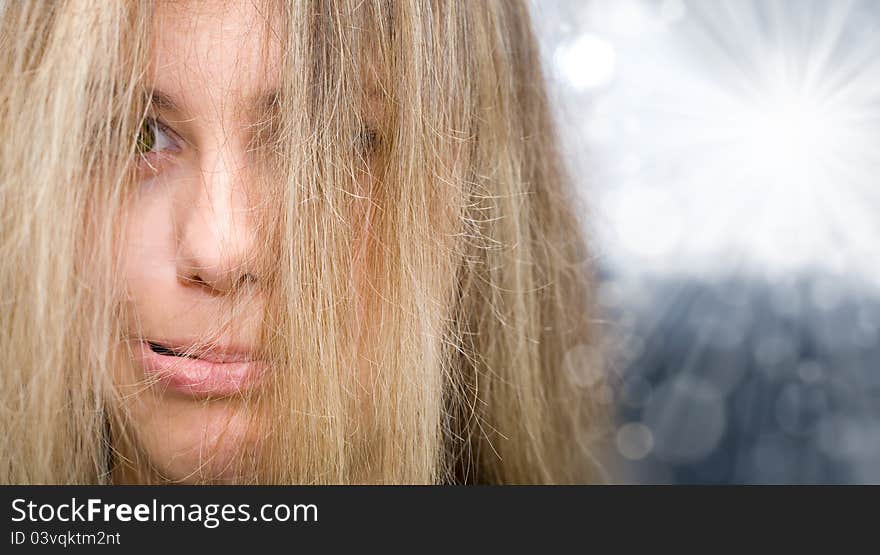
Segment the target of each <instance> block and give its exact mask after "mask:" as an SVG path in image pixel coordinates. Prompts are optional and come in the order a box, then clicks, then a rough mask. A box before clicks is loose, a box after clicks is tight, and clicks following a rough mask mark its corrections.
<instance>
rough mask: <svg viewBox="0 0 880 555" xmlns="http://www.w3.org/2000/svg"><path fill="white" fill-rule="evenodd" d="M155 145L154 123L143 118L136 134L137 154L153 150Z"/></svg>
mask: <svg viewBox="0 0 880 555" xmlns="http://www.w3.org/2000/svg"><path fill="white" fill-rule="evenodd" d="M155 146H156V124H155V123H154V122H153V121H152V120H150V119H145V120H144V122H143V123H142V124H141V129H140V131H139V132H138V136H137V146H136V148H137V151H138V153H139V154H146V153H147V152H150V151H151V150H153V147H155Z"/></svg>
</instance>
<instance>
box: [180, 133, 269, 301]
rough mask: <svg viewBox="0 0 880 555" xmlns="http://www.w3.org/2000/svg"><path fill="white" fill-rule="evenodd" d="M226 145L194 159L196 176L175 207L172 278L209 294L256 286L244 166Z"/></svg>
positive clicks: (234, 151) (241, 160) (202, 153)
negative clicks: (173, 268) (197, 165)
mask: <svg viewBox="0 0 880 555" xmlns="http://www.w3.org/2000/svg"><path fill="white" fill-rule="evenodd" d="M243 162H244V160H243V157H242V156H239V155H237V153H236V149H235V148H233V146H232V145H224V146H223V147H222V148H217V149H214V150H210V151H203V152H201V153H200V155H199V171H198V177H197V178H196V179H193V180H192V181H191V186H189V187H187V186H183V191H181V196H182V197H183V198H182V199H181V202H177V207H176V210H175V212H176V217H175V219H176V222H177V226H176V227H177V236H178V245H177V261H176V264H177V275H178V279H179V280H180V281H181V282H182V283H184V284H186V285H188V286H197V287H202V288H205V289H207V290H209V291H210V292H211V293H215V294H227V293H231V292H234V291H236V290H238V289H240V288H242V287H243V286H246V285H249V284H251V283H253V282H255V281H256V279H257V277H256V274H255V270H254V268H253V266H254V264H253V260H252V256H253V252H254V241H255V239H254V230H253V221H252V219H253V218H252V214H251V213H250V210H249V206H248V202H247V195H246V185H247V171H246V170H247V167H246V164H245V163H243Z"/></svg>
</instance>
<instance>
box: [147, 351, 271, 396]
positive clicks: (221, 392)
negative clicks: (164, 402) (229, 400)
mask: <svg viewBox="0 0 880 555" xmlns="http://www.w3.org/2000/svg"><path fill="white" fill-rule="evenodd" d="M135 350H136V353H135V354H136V355H139V358H140V361H141V365H142V367H143V370H144V374H145V377H146V378H147V380H148V381H150V382H153V383H155V385H157V386H160V387H163V388H164V391H166V392H172V393H177V394H180V395H184V396H187V397H212V398H216V397H233V396H237V395H242V394H244V393H245V392H247V391H249V390H250V389H252V388H253V387H255V386H256V385H257V384H258V383H259V381H260V378H262V376H263V374H264V373H265V365H264V364H263V362H262V361H260V360H254V359H253V358H252V356H251V354H250V352H249V351H246V350H241V349H236V348H231V347H221V346H212V347H210V348H198V347H194V346H192V345H186V344H183V343H178V342H174V341H156V340H141V341H138V344H137V346H136V349H135Z"/></svg>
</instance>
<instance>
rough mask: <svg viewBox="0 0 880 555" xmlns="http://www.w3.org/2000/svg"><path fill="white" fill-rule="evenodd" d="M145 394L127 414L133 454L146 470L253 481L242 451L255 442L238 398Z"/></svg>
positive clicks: (182, 479) (186, 478) (187, 478)
mask: <svg viewBox="0 0 880 555" xmlns="http://www.w3.org/2000/svg"><path fill="white" fill-rule="evenodd" d="M146 396H148V395H145V397H146ZM150 397H151V398H147V399H143V400H141V401H140V402H138V403H137V404H138V407H137V408H136V409H135V414H132V416H133V417H134V418H135V427H136V428H137V432H136V438H137V443H138V448H139V450H140V451H141V452H140V453H139V454H138V455H139V457H138V458H139V459H140V460H142V461H144V462H145V463H146V465H147V466H148V467H149V468H151V469H152V471H151V472H150V474H152V475H158V478H159V479H160V480H162V481H168V482H172V483H183V484H196V483H206V482H207V483H233V482H250V481H252V480H249V479H248V474H249V473H250V472H252V470H249V468H248V467H249V466H250V467H252V466H253V465H252V464H251V465H248V464H246V463H245V462H244V461H246V460H247V459H246V458H245V457H244V456H243V454H245V453H251V454H252V453H254V447H255V445H254V442H253V441H252V440H250V439H249V437H250V435H251V434H250V433H249V429H250V423H251V422H250V420H251V419H250V418H249V413H248V412H247V411H246V410H245V408H244V407H243V403H241V402H237V401H234V400H230V399H219V400H214V401H210V400H195V399H175V398H162V397H161V396H159V397H152V396H150Z"/></svg>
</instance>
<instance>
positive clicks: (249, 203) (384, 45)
mask: <svg viewBox="0 0 880 555" xmlns="http://www.w3.org/2000/svg"><path fill="white" fill-rule="evenodd" d="M0 75H2V79H0V133H2V137H3V141H2V145H0V253H2V264H0V304H2V310H0V361H2V368H0V423H2V433H0V481H2V482H3V483H155V482H195V483H215V482H236V483H551V482H583V481H590V480H595V479H598V478H599V477H600V471H601V469H600V465H599V464H598V462H597V455H598V451H597V449H598V448H597V442H598V441H599V440H600V439H601V438H602V436H603V434H604V412H603V410H601V407H602V405H601V403H598V402H596V397H597V396H596V387H598V386H599V384H600V381H601V380H598V379H597V378H598V376H600V373H598V370H599V366H598V364H599V355H598V349H597V341H596V338H595V331H594V329H593V324H592V322H593V321H594V319H595V315H594V313H593V308H592V305H591V299H590V287H589V268H588V256H587V253H586V251H585V249H584V243H583V241H582V238H581V236H580V234H579V222H578V221H577V219H576V214H577V213H578V212H579V211H578V210H577V209H576V208H574V206H576V204H575V203H574V199H573V198H572V196H571V192H570V191H569V190H568V186H567V183H566V181H565V179H564V177H563V172H562V170H561V166H560V160H559V153H558V151H557V148H556V144H555V142H554V141H555V139H554V137H553V130H552V125H551V118H550V114H549V112H548V107H547V104H546V99H545V96H544V90H543V86H542V81H541V72H540V67H539V63H538V55H537V48H536V45H535V42H534V39H533V37H532V35H531V32H530V29H529V22H528V17H527V10H526V8H525V6H524V5H522V4H520V3H519V2H512V1H509V0H505V1H489V2H451V1H449V2H428V1H421V0H366V1H364V0H350V1H346V0H309V1H307V0H296V1H287V2H270V1H265V2H263V1H257V0H236V1H225V2H224V1H198V0H197V1H180V2H178V1H157V2H155V3H140V2H128V1H126V2H123V1H118V2H117V1H114V2H107V1H105V0H67V1H59V2H2V3H0ZM584 377H588V378H589V379H584Z"/></svg>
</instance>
